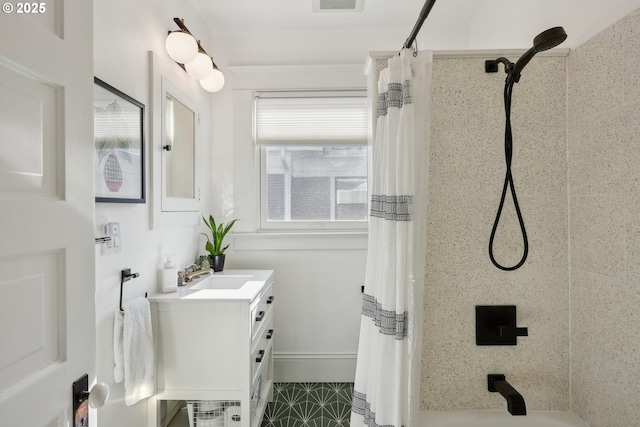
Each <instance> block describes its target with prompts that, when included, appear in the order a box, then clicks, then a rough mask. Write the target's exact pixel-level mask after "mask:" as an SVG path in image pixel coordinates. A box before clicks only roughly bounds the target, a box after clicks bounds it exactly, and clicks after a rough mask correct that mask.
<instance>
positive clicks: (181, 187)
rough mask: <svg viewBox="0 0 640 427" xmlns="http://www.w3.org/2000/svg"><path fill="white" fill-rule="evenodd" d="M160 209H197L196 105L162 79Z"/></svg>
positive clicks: (168, 210)
mask: <svg viewBox="0 0 640 427" xmlns="http://www.w3.org/2000/svg"><path fill="white" fill-rule="evenodd" d="M162 100H163V101H162V120H163V122H162V129H161V135H162V166H161V171H162V184H161V185H162V210H163V211H165V212H182V211H197V210H198V207H199V206H198V194H197V189H196V169H197V162H196V135H197V132H196V130H197V129H196V124H197V112H196V107H195V105H194V104H193V103H192V102H191V101H190V100H189V99H187V98H186V97H184V96H183V95H182V94H181V93H180V92H179V91H178V89H177V88H176V87H175V86H174V85H172V84H171V83H169V81H168V80H166V79H165V78H163V79H162Z"/></svg>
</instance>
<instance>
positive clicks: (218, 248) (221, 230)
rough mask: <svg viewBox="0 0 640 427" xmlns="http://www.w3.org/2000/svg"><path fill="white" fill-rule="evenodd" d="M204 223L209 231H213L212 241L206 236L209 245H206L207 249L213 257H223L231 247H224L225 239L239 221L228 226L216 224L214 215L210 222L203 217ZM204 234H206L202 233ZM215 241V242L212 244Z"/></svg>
mask: <svg viewBox="0 0 640 427" xmlns="http://www.w3.org/2000/svg"><path fill="white" fill-rule="evenodd" d="M202 221H204V223H205V224H206V226H207V228H209V231H211V237H212V238H211V239H209V236H207V235H206V234H205V236H206V237H207V243H206V244H205V249H206V250H207V251H208V252H209V253H210V254H211V255H212V256H216V255H222V254H223V253H224V251H225V250H226V249H227V248H228V247H229V245H227V246H225V247H222V242H223V241H224V237H225V236H226V235H227V233H228V232H229V231H230V230H231V227H233V225H234V224H235V223H236V221H237V219H234V220H233V221H231V222H229V223H228V224H226V225H225V224H219V225H217V224H216V221H215V219H214V218H213V215H209V221H207V219H206V218H205V217H204V216H203V217H202ZM202 234H204V233H202ZM212 240H213V242H212Z"/></svg>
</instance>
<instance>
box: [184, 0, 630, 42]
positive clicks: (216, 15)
mask: <svg viewBox="0 0 640 427" xmlns="http://www.w3.org/2000/svg"><path fill="white" fill-rule="evenodd" d="M312 1H313V0H192V2H193V3H194V5H195V6H196V8H197V9H198V10H199V11H200V13H201V14H202V16H203V18H204V19H205V21H206V22H207V23H208V24H209V27H210V29H211V32H212V33H213V34H217V33H264V32H267V33H290V32H325V31H331V32H357V33H361V32H368V31H404V32H405V33H406V36H407V37H408V36H409V33H410V31H411V29H412V28H413V26H414V24H415V22H416V20H417V19H418V15H419V13H420V10H421V9H422V7H423V5H424V0H364V8H363V11H362V12H352V11H344V12H343V11H341V12H336V11H332V12H313V10H312ZM637 8H640V0H437V1H436V3H435V6H434V7H433V10H432V11H431V14H430V15H429V17H428V18H427V20H426V22H425V24H424V26H423V29H422V31H421V34H420V38H419V40H421V41H426V44H428V46H423V44H421V45H420V47H421V48H423V47H425V48H430V49H504V48H527V47H530V43H531V40H532V39H533V37H534V36H535V35H536V34H538V33H539V32H541V31H543V30H545V29H547V28H550V27H554V26H563V27H564V28H565V30H566V31H567V33H568V34H569V38H568V39H567V41H566V42H565V43H564V44H563V45H561V47H570V48H572V47H576V46H578V45H579V44H581V43H583V42H584V41H586V40H587V39H588V38H590V37H591V36H593V35H595V34H596V33H598V32H599V31H601V30H602V29H604V28H606V27H608V26H609V25H611V24H612V23H614V22H616V21H617V20H619V19H620V18H622V17H624V16H626V15H627V14H628V13H630V12H631V11H633V10H635V9H637Z"/></svg>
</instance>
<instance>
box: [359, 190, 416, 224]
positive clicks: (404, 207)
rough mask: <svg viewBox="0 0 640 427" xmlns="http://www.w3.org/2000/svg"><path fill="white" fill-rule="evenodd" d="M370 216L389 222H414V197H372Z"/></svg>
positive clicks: (373, 195) (374, 195) (375, 195)
mask: <svg viewBox="0 0 640 427" xmlns="http://www.w3.org/2000/svg"><path fill="white" fill-rule="evenodd" d="M369 215H370V216H372V217H374V218H381V219H386V220H387V221H412V220H413V196H411V195H402V196H385V195H377V194H372V195H371V211H370V212H369Z"/></svg>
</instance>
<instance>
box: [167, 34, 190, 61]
mask: <svg viewBox="0 0 640 427" xmlns="http://www.w3.org/2000/svg"><path fill="white" fill-rule="evenodd" d="M164 46H165V48H166V49H167V53H168V54H169V57H170V58H171V59H173V60H174V61H176V62H178V63H180V64H186V63H187V62H191V61H193V60H194V59H195V57H196V55H197V54H198V42H197V41H196V39H194V38H193V36H192V35H191V34H189V33H187V32H186V31H183V30H178V31H172V32H171V34H169V35H168V36H167V40H165V43H164Z"/></svg>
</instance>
